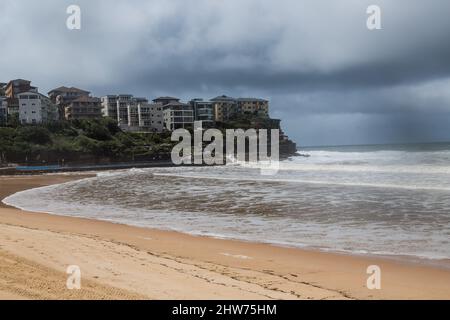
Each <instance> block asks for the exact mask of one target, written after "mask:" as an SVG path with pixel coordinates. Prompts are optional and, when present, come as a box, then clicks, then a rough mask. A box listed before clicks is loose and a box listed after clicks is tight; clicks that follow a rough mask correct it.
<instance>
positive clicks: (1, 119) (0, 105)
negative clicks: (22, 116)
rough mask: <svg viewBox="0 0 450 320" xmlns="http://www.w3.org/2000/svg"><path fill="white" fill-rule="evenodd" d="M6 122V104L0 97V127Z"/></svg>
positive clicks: (4, 99)
mask: <svg viewBox="0 0 450 320" xmlns="http://www.w3.org/2000/svg"><path fill="white" fill-rule="evenodd" d="M7 121H8V102H7V100H6V98H5V97H0V126H2V125H5V124H6V122H7Z"/></svg>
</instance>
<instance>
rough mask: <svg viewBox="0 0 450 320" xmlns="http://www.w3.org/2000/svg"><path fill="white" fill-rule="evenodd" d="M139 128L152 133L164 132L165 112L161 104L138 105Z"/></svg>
mask: <svg viewBox="0 0 450 320" xmlns="http://www.w3.org/2000/svg"><path fill="white" fill-rule="evenodd" d="M138 115H139V127H140V129H141V130H144V131H150V132H163V131H164V112H163V106H162V104H160V103H139V104H138Z"/></svg>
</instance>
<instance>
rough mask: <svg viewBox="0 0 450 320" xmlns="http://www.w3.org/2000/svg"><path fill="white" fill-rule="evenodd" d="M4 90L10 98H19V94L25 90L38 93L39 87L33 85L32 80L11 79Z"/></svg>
mask: <svg viewBox="0 0 450 320" xmlns="http://www.w3.org/2000/svg"><path fill="white" fill-rule="evenodd" d="M4 90H5V95H6V96H7V97H8V98H17V95H18V94H19V93H23V92H35V93H37V88H36V87H33V86H31V81H29V80H23V79H16V80H11V81H10V82H8V84H7V85H6V87H5V89H4Z"/></svg>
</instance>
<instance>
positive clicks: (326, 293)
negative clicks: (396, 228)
mask: <svg viewBox="0 0 450 320" xmlns="http://www.w3.org/2000/svg"><path fill="white" fill-rule="evenodd" d="M82 177H83V176H80V175H78V176H64V175H46V176H26V177H0V199H3V198H4V197H6V196H7V195H10V194H12V193H14V192H17V191H20V190H25V189H28V188H33V187H38V186H45V185H49V184H54V183H61V182H65V181H70V180H73V179H79V178H82ZM69 265H78V266H79V267H80V269H81V273H82V282H81V285H82V289H81V290H68V289H67V288H66V279H67V276H68V275H67V274H66V273H65V271H66V268H67V267H68V266H69ZM370 265H378V266H380V267H381V271H382V275H381V276H382V277H381V286H382V288H381V290H369V289H367V287H366V281H367V278H368V275H367V274H366V270H367V267H368V266H370ZM0 299H450V270H448V269H444V268H437V267H430V266H425V265H420V264H412V263H406V262H399V261H398V262H397V261H393V260H387V259H381V258H368V257H359V256H350V255H339V254H331V253H322V252H314V251H307V250H299V249H293V248H282V247H276V246H271V245H267V244H257V243H247V242H240V241H231V240H220V239H212V238H206V237H195V236H190V235H186V234H181V233H177V232H170V231H159V230H152V229H146V228H137V227H130V226H125V225H119V224H113V223H109V222H102V221H94V220H88V219H80V218H70V217H61V216H55V215H48V214H43V213H31V212H25V211H21V210H18V209H15V208H9V207H6V206H4V205H3V206H0Z"/></svg>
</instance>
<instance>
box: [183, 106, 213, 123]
mask: <svg viewBox="0 0 450 320" xmlns="http://www.w3.org/2000/svg"><path fill="white" fill-rule="evenodd" d="M189 104H190V105H191V107H192V110H193V112H194V120H195V121H202V123H203V126H204V127H212V126H213V125H214V107H213V103H212V102H211V101H203V99H192V100H191V101H190V102H189Z"/></svg>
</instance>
